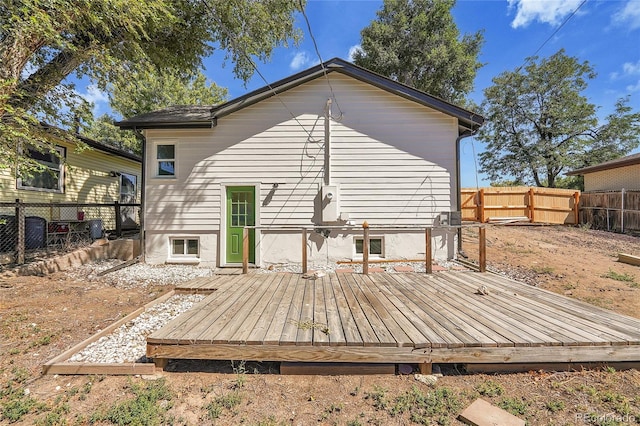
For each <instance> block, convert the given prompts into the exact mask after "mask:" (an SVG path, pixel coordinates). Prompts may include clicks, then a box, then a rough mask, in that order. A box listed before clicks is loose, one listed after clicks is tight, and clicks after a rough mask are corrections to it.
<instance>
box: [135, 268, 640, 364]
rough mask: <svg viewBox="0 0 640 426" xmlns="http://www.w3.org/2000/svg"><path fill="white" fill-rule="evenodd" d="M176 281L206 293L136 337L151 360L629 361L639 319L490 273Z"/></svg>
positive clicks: (639, 337)
mask: <svg viewBox="0 0 640 426" xmlns="http://www.w3.org/2000/svg"><path fill="white" fill-rule="evenodd" d="M481 286H485V287H486V288H487V289H488V290H489V294H487V295H480V294H478V293H477V291H476V290H477V289H478V288H479V287H481ZM176 289H178V287H176ZM179 289H180V291H181V292H186V291H193V292H203V293H204V292H205V291H210V292H211V293H210V294H209V295H208V296H206V297H205V299H204V300H202V301H201V302H199V303H198V304H196V305H194V307H193V308H192V309H191V310H189V311H187V312H185V313H183V314H182V315H180V316H179V317H178V318H176V319H174V320H172V321H170V322H169V323H168V324H167V325H166V326H165V327H163V328H161V329H160V330H158V331H156V332H154V333H152V334H151V335H150V336H148V337H147V356H149V357H151V358H158V359H163V358H165V359H166V358H200V359H207V358H209V359H245V360H256V361H260V360H273V361H306V362H314V361H325V362H328V361H332V362H386V363H394V362H465V363H468V362H598V361H611V362H613V361H640V351H639V350H638V345H640V320H638V319H636V318H632V317H628V316H624V315H619V314H616V313H614V312H611V311H607V310H605V309H602V308H599V307H595V306H591V305H589V304H587V303H584V302H581V301H578V300H575V299H571V298H568V297H565V296H562V295H558V294H555V293H551V292H549V291H546V290H542V289H539V288H536V287H533V286H528V285H525V284H522V283H518V282H515V281H513V280H510V279H508V278H505V277H501V276H497V275H493V274H482V273H475V272H461V271H455V272H454V271H452V272H439V273H435V274H429V275H427V274H417V273H407V274H389V273H376V274H371V275H359V274H349V273H346V274H345V273H341V274H328V275H326V276H324V277H320V278H317V279H315V280H312V279H303V278H302V277H301V276H300V275H298V274H287V273H271V274H261V273H254V274H250V275H230V276H214V277H205V278H198V279H195V280H193V281H191V282H188V283H184V284H181V285H180V288H179Z"/></svg>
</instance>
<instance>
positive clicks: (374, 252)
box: [353, 237, 384, 257]
mask: <svg viewBox="0 0 640 426" xmlns="http://www.w3.org/2000/svg"><path fill="white" fill-rule="evenodd" d="M353 243H354V252H355V257H362V253H363V246H364V244H363V243H364V239H363V238H362V237H355V238H354V240H353ZM369 257H384V238H383V237H369Z"/></svg>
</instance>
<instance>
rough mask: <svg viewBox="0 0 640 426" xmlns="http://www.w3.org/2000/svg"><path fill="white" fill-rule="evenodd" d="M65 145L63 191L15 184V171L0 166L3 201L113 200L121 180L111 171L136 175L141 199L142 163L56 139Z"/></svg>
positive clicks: (117, 194)
mask: <svg viewBox="0 0 640 426" xmlns="http://www.w3.org/2000/svg"><path fill="white" fill-rule="evenodd" d="M59 145H60V146H64V147H65V148H66V159H65V166H64V192H63V193H53V192H44V191H35V190H25V189H17V188H16V178H15V171H14V169H12V168H8V169H3V170H0V193H1V196H2V201H15V199H16V198H19V199H20V200H22V201H23V202H27V203H40V202H43V203H50V202H55V203H63V202H72V203H76V202H77V203H113V202H114V201H117V200H118V198H119V194H120V180H119V179H118V178H116V177H111V176H109V172H110V171H116V172H124V173H128V174H132V175H135V176H137V180H138V201H139V200H140V187H141V164H140V163H139V162H136V161H133V160H129V159H126V158H123V157H119V156H116V155H112V154H107V153H105V152H102V151H99V150H96V149H85V150H83V151H81V152H78V151H76V149H75V147H74V145H72V144H70V143H59Z"/></svg>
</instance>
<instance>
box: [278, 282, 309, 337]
mask: <svg viewBox="0 0 640 426" xmlns="http://www.w3.org/2000/svg"><path fill="white" fill-rule="evenodd" d="M295 277H296V282H295V285H294V287H293V288H292V289H291V290H292V291H293V297H292V298H291V303H290V305H289V310H288V312H287V317H286V319H285V323H284V326H283V328H282V334H281V335H280V344H281V345H295V344H296V343H297V337H298V327H300V321H302V318H301V315H302V309H301V308H302V301H303V299H304V290H305V280H304V279H302V277H301V276H300V275H296V276H295Z"/></svg>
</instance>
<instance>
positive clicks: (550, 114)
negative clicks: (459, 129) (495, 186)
mask: <svg viewBox="0 0 640 426" xmlns="http://www.w3.org/2000/svg"><path fill="white" fill-rule="evenodd" d="M527 63H528V65H527V66H526V67H525V69H524V72H521V71H520V69H517V70H515V71H511V72H504V73H502V74H500V75H499V76H497V77H495V78H494V79H493V85H492V86H490V87H488V88H487V89H485V91H484V95H485V100H484V101H483V104H482V108H483V110H484V111H485V114H484V115H485V118H486V119H487V121H486V124H485V125H484V126H483V127H482V128H481V129H480V132H479V134H478V138H479V139H480V140H481V141H483V142H485V143H486V144H487V145H486V150H485V152H483V153H482V154H480V164H481V171H482V172H484V173H486V174H487V175H488V176H489V179H491V180H498V179H504V178H505V177H510V178H515V179H516V180H518V181H521V182H525V183H531V184H534V185H536V186H548V187H552V188H553V187H556V186H557V182H558V177H559V175H560V174H561V173H563V172H566V171H569V170H573V169H577V168H581V167H586V166H589V165H592V164H596V163H600V162H603V161H607V160H611V159H614V158H617V157H620V156H622V155H625V154H627V153H628V152H629V151H631V150H632V149H634V148H635V147H637V146H638V143H639V140H638V136H639V135H640V113H637V112H636V113H633V112H632V111H631V108H630V107H629V106H628V102H629V98H628V97H626V98H622V99H619V100H618V101H617V102H616V104H615V111H614V112H613V113H612V114H610V115H609V116H608V117H606V119H605V120H604V121H603V122H600V121H599V120H598V117H597V115H596V111H597V108H596V106H595V105H593V104H591V103H589V102H588V100H587V98H586V97H585V96H584V95H582V92H583V91H584V90H585V89H586V88H587V81H588V80H589V79H592V78H594V77H595V75H596V74H595V72H594V70H593V68H592V67H591V65H589V63H588V62H586V61H585V62H582V63H580V62H579V61H578V59H577V58H574V57H570V56H567V55H566V54H565V52H564V50H560V51H558V52H557V53H555V54H554V55H552V56H551V57H549V58H547V59H541V60H539V59H538V57H532V58H528V59H527ZM563 184H565V185H566V184H568V182H563Z"/></svg>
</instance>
